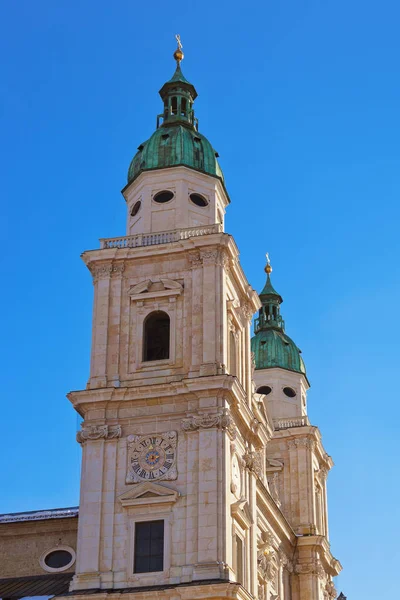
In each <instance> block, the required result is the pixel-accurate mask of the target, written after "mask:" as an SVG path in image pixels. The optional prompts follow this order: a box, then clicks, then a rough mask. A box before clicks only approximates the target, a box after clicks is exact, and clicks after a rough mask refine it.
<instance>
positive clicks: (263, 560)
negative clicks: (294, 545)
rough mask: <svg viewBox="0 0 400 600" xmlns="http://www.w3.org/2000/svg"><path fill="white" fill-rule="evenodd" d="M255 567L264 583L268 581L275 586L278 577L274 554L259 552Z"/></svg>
mask: <svg viewBox="0 0 400 600" xmlns="http://www.w3.org/2000/svg"><path fill="white" fill-rule="evenodd" d="M257 566H258V570H259V572H260V575H261V577H262V578H263V579H264V580H265V581H270V582H271V583H272V585H273V587H275V586H276V580H277V575H278V564H277V560H276V557H275V555H274V554H272V553H266V552H264V551H262V552H259V553H258V555H257Z"/></svg>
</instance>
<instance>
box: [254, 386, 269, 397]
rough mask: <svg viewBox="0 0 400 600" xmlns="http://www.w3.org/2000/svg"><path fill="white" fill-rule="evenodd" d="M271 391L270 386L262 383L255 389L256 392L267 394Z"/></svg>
mask: <svg viewBox="0 0 400 600" xmlns="http://www.w3.org/2000/svg"><path fill="white" fill-rule="evenodd" d="M271 392H272V388H271V387H270V386H269V385H262V386H261V387H259V388H258V389H257V394H265V395H266V396H268V394H270V393H271Z"/></svg>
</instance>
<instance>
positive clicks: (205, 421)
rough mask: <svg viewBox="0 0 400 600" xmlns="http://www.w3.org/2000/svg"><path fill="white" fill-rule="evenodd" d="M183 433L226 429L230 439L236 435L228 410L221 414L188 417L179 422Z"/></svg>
mask: <svg viewBox="0 0 400 600" xmlns="http://www.w3.org/2000/svg"><path fill="white" fill-rule="evenodd" d="M181 428H182V429H183V431H197V430H198V429H213V428H217V429H226V430H227V431H228V433H229V434H230V435H231V437H235V435H236V427H235V422H234V420H233V418H232V416H231V415H230V413H229V411H228V409H226V408H225V409H224V411H223V412H222V413H204V414H201V415H190V416H188V417H186V418H184V419H182V421H181Z"/></svg>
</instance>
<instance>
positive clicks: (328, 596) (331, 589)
mask: <svg viewBox="0 0 400 600" xmlns="http://www.w3.org/2000/svg"><path fill="white" fill-rule="evenodd" d="M336 596H337V591H336V588H335V586H334V585H333V581H331V580H330V579H329V580H328V581H327V582H326V585H325V589H324V600H335V598H336Z"/></svg>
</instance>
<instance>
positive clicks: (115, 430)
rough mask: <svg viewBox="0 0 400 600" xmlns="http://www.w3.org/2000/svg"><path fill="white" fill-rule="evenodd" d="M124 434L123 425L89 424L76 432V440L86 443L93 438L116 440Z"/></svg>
mask: <svg viewBox="0 0 400 600" xmlns="http://www.w3.org/2000/svg"><path fill="white" fill-rule="evenodd" d="M121 435H122V430H121V425H88V426H87V427H82V429H81V430H80V431H78V433H77V434H76V441H77V442H79V444H84V443H85V442H88V441H93V440H101V439H104V440H115V439H118V438H120V437H121Z"/></svg>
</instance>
